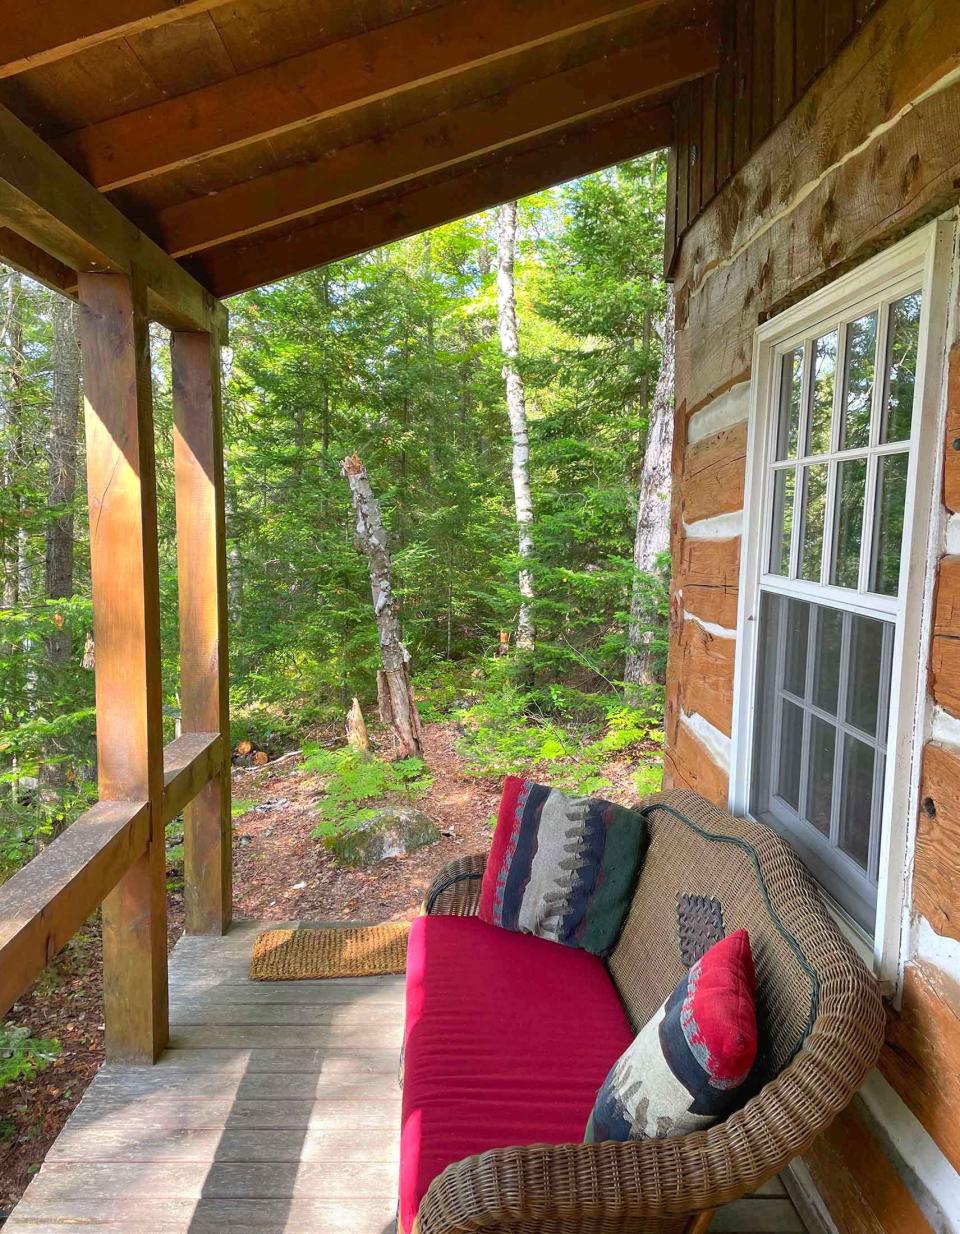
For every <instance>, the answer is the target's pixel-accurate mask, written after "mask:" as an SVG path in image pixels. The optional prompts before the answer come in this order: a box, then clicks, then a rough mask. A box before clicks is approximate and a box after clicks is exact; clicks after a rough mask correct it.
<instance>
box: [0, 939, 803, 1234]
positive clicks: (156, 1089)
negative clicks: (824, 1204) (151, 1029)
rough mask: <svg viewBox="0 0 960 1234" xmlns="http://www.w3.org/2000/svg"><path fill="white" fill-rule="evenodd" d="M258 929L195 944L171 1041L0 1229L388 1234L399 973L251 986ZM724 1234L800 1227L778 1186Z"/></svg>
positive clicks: (128, 1075)
mask: <svg viewBox="0 0 960 1234" xmlns="http://www.w3.org/2000/svg"><path fill="white" fill-rule="evenodd" d="M257 928H258V927H257V926H255V925H253V924H252V923H242V924H240V925H238V926H236V927H235V928H234V929H233V930H232V931H231V933H230V934H229V936H228V937H227V938H222V939H198V938H191V939H184V940H182V941H181V942H180V943H179V944H178V945H177V947H176V949H175V951H174V953H173V958H172V963H171V969H170V986H171V1042H170V1048H169V1049H168V1050H167V1052H166V1054H165V1055H164V1057H163V1059H162V1060H161V1061H160V1063H158V1064H157V1066H156V1067H153V1068H125V1067H118V1066H113V1065H109V1066H106V1067H104V1068H103V1070H102V1071H101V1072H100V1073H99V1075H98V1076H97V1077H96V1079H95V1080H94V1082H93V1083H92V1084H91V1086H90V1088H89V1090H88V1091H87V1093H86V1095H85V1096H84V1098H83V1100H82V1101H81V1102H80V1104H79V1106H78V1107H77V1109H76V1111H75V1112H74V1114H73V1116H72V1117H71V1119H70V1121H69V1122H68V1123H67V1125H66V1127H65V1128H64V1130H63V1132H62V1134H61V1135H60V1137H59V1139H58V1140H57V1142H56V1143H55V1144H54V1146H53V1148H52V1149H51V1150H50V1153H49V1154H48V1156H47V1159H46V1162H45V1163H44V1165H43V1167H42V1168H41V1169H40V1171H39V1173H38V1174H37V1176H36V1178H35V1179H34V1180H33V1182H32V1183H31V1184H30V1186H29V1187H28V1189H27V1191H26V1193H25V1195H24V1197H23V1199H22V1200H21V1202H20V1204H19V1205H18V1206H17V1208H16V1209H15V1210H14V1212H13V1214H12V1216H11V1217H10V1219H9V1221H8V1223H7V1225H6V1226H5V1227H4V1234H54V1232H55V1231H56V1232H57V1234H64V1232H65V1231H66V1230H67V1229H68V1228H76V1227H77V1226H81V1227H82V1228H84V1229H87V1230H90V1231H91V1234H97V1231H99V1230H102V1231H104V1234H106V1231H110V1234H148V1232H149V1234H224V1232H225V1231H230V1232H239V1231H246V1230H250V1231H257V1234H286V1232H287V1231H290V1232H291V1234H293V1232H294V1231H296V1232H297V1234H391V1231H393V1230H394V1219H395V1213H396V1178H397V1151H398V1142H399V1126H400V1093H399V1088H398V1083H397V1072H398V1055H399V1047H400V1038H401V1032H402V1021H403V978H402V977H380V978H361V979H359V980H343V981H326V982H309V981H304V982H285V983H281V984H275V985H265V984H258V983H256V982H251V981H250V980H249V979H248V977H247V964H248V960H249V954H250V947H251V945H252V942H253V937H254V933H255V931H256V929H257ZM711 1229H712V1230H713V1231H715V1232H716V1234H803V1232H804V1226H803V1224H802V1222H801V1221H800V1218H799V1217H798V1215H797V1213H796V1211H795V1210H794V1208H793V1205H792V1204H791V1202H790V1199H789V1198H788V1197H787V1195H786V1193H785V1191H784V1189H783V1187H782V1186H781V1185H780V1183H779V1182H777V1181H774V1182H773V1183H772V1184H770V1185H768V1187H767V1188H765V1189H764V1194H762V1195H758V1196H755V1197H751V1198H750V1199H748V1200H741V1201H739V1202H738V1203H736V1204H732V1205H729V1206H728V1207H727V1208H725V1209H723V1210H722V1211H721V1212H719V1213H718V1214H717V1216H716V1217H715V1218H714V1224H713V1226H712V1227H711Z"/></svg>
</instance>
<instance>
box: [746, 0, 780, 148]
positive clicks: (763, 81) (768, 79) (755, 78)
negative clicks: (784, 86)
mask: <svg viewBox="0 0 960 1234" xmlns="http://www.w3.org/2000/svg"><path fill="white" fill-rule="evenodd" d="M777 11H779V7H778V9H777ZM773 18H774V3H773V0H756V3H755V4H754V6H753V60H752V66H753V75H752V90H753V131H752V135H751V149H752V148H753V147H755V146H758V145H759V144H760V142H761V141H763V139H764V138H765V137H766V135H767V134H768V133H769V132H770V128H771V126H772V115H773V52H774V47H773V30H774V25H773Z"/></svg>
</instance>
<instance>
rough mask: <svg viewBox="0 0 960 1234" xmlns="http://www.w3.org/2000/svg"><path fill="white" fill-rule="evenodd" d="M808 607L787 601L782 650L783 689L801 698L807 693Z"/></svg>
mask: <svg viewBox="0 0 960 1234" xmlns="http://www.w3.org/2000/svg"><path fill="white" fill-rule="evenodd" d="M809 628H810V605H809V604H805V603H804V601H803V600H788V601H787V628H786V634H785V639H786V645H785V646H784V650H783V688H784V689H785V690H789V691H790V693H791V694H796V695H797V696H798V697H799V698H803V697H804V695H805V694H806V692H807V631H808V630H809Z"/></svg>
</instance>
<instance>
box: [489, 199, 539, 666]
mask: <svg viewBox="0 0 960 1234" xmlns="http://www.w3.org/2000/svg"><path fill="white" fill-rule="evenodd" d="M516 245H517V203H516V202H515V201H511V202H507V203H506V205H503V206H501V207H500V212H499V220H498V229H497V326H498V329H499V331H500V350H501V352H502V353H503V379H504V383H505V384H506V392H507V413H508V415H509V417H510V436H511V438H512V439H513V466H512V476H513V503H514V509H515V510H516V518H517V543H518V548H519V553H520V571H519V583H520V611H519V613H518V615H517V647H518V648H520V649H521V650H524V651H532V650H533V645H534V628H533V574H532V572H531V569H530V559H531V557H532V556H533V534H532V530H533V497H532V495H531V492H530V439H529V436H528V433H527V406H526V396H525V393H524V388H523V378H522V377H521V376H520V372H519V368H518V360H519V356H520V345H519V342H518V340H517V297H516V289H515V286H514V277H513V266H514V255H515V252H516Z"/></svg>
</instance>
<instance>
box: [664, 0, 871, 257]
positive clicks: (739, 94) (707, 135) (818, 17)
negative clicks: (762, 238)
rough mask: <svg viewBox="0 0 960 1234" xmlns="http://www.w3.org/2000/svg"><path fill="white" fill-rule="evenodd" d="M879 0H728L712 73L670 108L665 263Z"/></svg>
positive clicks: (695, 84)
mask: <svg viewBox="0 0 960 1234" xmlns="http://www.w3.org/2000/svg"><path fill="white" fill-rule="evenodd" d="M877 3H878V0H729V3H728V5H727V11H726V13H725V19H724V22H723V30H724V40H723V41H724V48H723V52H722V59H721V66H720V70H719V72H717V73H713V74H711V75H709V76H707V77H702V78H698V79H697V80H696V81H693V82H691V83H690V85H689V87H688V88H687V89H686V90H685V91H683V92H682V94H681V96H680V99H679V101H678V104H677V107H676V116H675V122H676V146H675V155H674V157H673V159H672V160H671V169H670V183H669V186H668V193H669V202H668V206H667V246H666V247H667V254H666V256H667V265H668V268H669V267H671V266H672V264H673V260H674V258H675V256H676V253H677V248H678V245H679V242H680V239H681V238H682V236H683V233H684V232H685V231H686V229H687V228H688V227H689V225H690V224H691V223H692V222H693V221H694V220H695V219H696V218H697V216H698V215H699V214H700V212H701V210H703V209H705V208H706V207H707V206H708V205H709V204H710V202H711V201H713V199H714V198H715V197H716V195H717V193H718V192H719V191H720V189H722V188H723V186H724V185H725V184H726V183H727V181H728V180H729V179H730V177H731V176H732V175H733V173H734V172H735V171H738V170H739V169H740V168H741V167H742V166H743V164H744V163H745V162H746V161H747V159H748V158H749V157H750V155H751V154H752V152H753V151H754V150H756V149H757V147H758V146H759V145H760V144H761V142H763V141H764V139H765V138H766V137H767V136H768V135H769V133H770V132H771V130H772V129H773V128H774V126H775V125H777V124H779V123H780V121H781V120H782V119H783V118H784V117H785V116H786V114H787V112H788V111H789V110H790V108H791V107H792V106H793V105H794V103H795V102H796V101H797V99H799V98H800V97H801V95H803V93H804V92H805V91H806V89H807V88H808V87H809V86H810V84H811V82H812V81H813V79H814V78H815V77H816V76H817V74H818V73H820V72H821V71H822V70H823V69H824V68H825V67H826V65H828V64H829V63H830V62H831V61H832V60H833V59H834V57H835V56H836V55H837V53H838V51H839V50H840V48H841V47H842V46H843V44H844V43H845V42H846V41H847V40H848V39H849V38H850V37H851V35H853V34H854V33H855V31H856V30H858V29H859V28H860V26H861V25H862V24H863V22H864V20H865V18H866V17H867V15H868V13H869V12H870V11H871V10H872V9H873V8H875V7H876V4H877Z"/></svg>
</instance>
